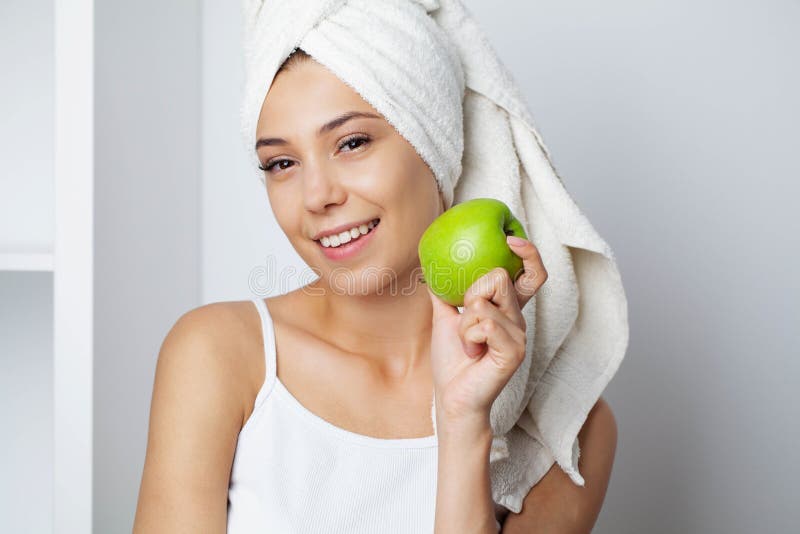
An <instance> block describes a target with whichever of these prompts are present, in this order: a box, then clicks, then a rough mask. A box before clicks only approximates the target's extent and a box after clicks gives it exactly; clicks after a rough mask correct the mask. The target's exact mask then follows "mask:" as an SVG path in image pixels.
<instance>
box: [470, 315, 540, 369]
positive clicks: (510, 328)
mask: <svg viewBox="0 0 800 534" xmlns="http://www.w3.org/2000/svg"><path fill="white" fill-rule="evenodd" d="M520 336H522V337H521V338H520ZM464 338H465V340H467V341H468V342H471V343H476V344H480V343H485V344H486V347H487V350H486V355H485V356H484V358H486V357H489V358H491V359H492V362H493V363H494V364H495V366H496V367H497V368H498V369H499V370H501V371H508V372H509V373H513V372H514V371H515V370H516V369H517V367H519V364H520V362H521V361H522V358H524V356H525V340H524V333H522V332H521V331H520V330H519V328H518V327H516V326H514V325H510V324H508V321H507V320H506V321H505V322H503V321H502V320H498V319H495V318H488V319H484V320H482V321H479V322H478V323H477V324H473V325H472V326H470V327H469V328H468V329H467V331H466V332H465V333H464ZM473 357H474V356H473Z"/></svg>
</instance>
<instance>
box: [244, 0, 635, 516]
mask: <svg viewBox="0 0 800 534" xmlns="http://www.w3.org/2000/svg"><path fill="white" fill-rule="evenodd" d="M243 21H244V34H243V45H244V53H245V68H246V82H245V88H244V93H243V99H242V108H241V121H242V135H243V139H244V142H245V146H246V148H247V150H248V152H249V153H250V154H251V157H252V163H253V165H252V166H253V169H254V171H255V172H256V174H257V176H258V177H259V179H261V180H264V175H263V173H262V172H261V171H259V170H258V168H257V166H258V164H259V162H258V158H257V156H256V154H255V151H254V150H253V146H254V143H255V135H256V123H257V120H258V115H259V113H260V110H261V106H262V104H263V101H264V97H265V96H266V94H267V91H268V89H269V87H270V85H271V83H272V80H273V78H274V75H275V73H276V72H277V70H278V68H279V67H280V65H281V64H282V63H283V61H284V60H285V59H286V58H287V57H288V56H289V55H290V54H291V52H292V51H293V50H294V49H295V48H296V47H300V48H302V49H303V50H305V51H306V52H307V53H309V54H310V55H311V56H312V57H313V58H314V59H315V60H316V61H318V62H319V63H321V64H323V65H324V66H326V67H327V68H328V69H330V70H331V71H332V72H333V73H334V74H335V75H337V76H338V77H339V78H340V79H341V80H342V81H344V82H345V83H347V84H349V85H350V86H351V87H353V88H354V89H355V90H356V91H357V92H358V93H359V94H360V95H361V96H362V97H363V98H364V99H365V100H366V101H367V102H369V103H370V104H371V105H372V106H373V107H374V108H375V109H376V110H378V111H379V112H380V113H381V114H382V115H383V116H384V117H386V119H387V120H388V121H389V122H390V123H391V124H393V125H394V127H395V128H396V129H397V130H398V132H399V133H400V134H401V135H403V136H404V137H405V138H406V139H407V140H408V141H409V143H411V145H412V146H414V148H415V149H416V150H417V152H418V153H419V154H420V157H421V158H422V159H423V160H424V161H425V162H426V163H427V164H428V165H429V166H430V168H431V170H432V171H433V174H434V176H435V177H436V180H437V182H438V184H439V188H440V190H441V191H442V192H443V193H444V196H445V202H446V207H450V206H451V205H454V204H456V203H459V202H462V201H464V200H468V199H471V198H478V197H491V198H496V199H499V200H502V201H503V202H505V203H506V204H508V206H509V207H510V208H511V210H512V212H513V213H514V214H515V215H516V216H517V217H518V218H519V219H520V220H521V221H522V223H523V224H524V225H525V229H526V231H527V234H528V237H529V239H530V240H531V241H532V242H533V243H534V244H535V245H536V247H537V248H538V250H539V252H540V253H541V256H542V259H543V262H544V265H545V267H546V269H547V272H548V279H547V282H546V283H545V284H544V286H542V288H541V289H540V290H539V292H538V294H537V295H536V296H534V297H533V298H532V299H531V300H530V301H529V302H528V303H527V304H526V306H525V307H524V308H523V310H522V313H523V315H524V316H525V320H526V322H527V325H528V328H527V332H528V341H527V357H526V358H525V360H524V361H523V363H522V364H521V365H520V367H519V369H518V370H517V371H516V373H515V374H514V376H513V377H512V378H511V380H510V381H509V383H508V384H507V385H506V387H505V389H504V390H503V391H502V392H501V393H500V396H499V397H498V398H497V400H496V401H495V403H494V405H493V406H492V410H491V414H490V421H491V425H492V431H493V433H494V436H495V438H494V440H493V443H492V449H491V454H490V459H489V460H490V474H491V482H492V498H493V500H494V501H495V502H496V503H498V504H501V505H503V506H505V507H506V508H508V509H510V510H511V511H513V512H517V513H518V512H520V511H521V509H522V501H523V499H524V498H525V496H526V495H527V494H528V492H529V490H530V489H531V488H532V487H533V486H534V484H536V483H537V482H538V481H539V480H540V479H541V478H542V477H543V476H544V475H545V474H546V473H547V471H548V470H549V469H550V467H551V466H552V465H553V462H557V463H558V465H559V466H560V467H561V469H563V470H564V472H566V473H567V474H568V475H569V476H570V478H571V479H572V481H573V482H574V483H575V484H577V485H580V486H583V485H584V479H583V477H582V476H581V474H580V472H579V470H578V457H579V455H580V448H579V444H578V432H579V431H580V429H581V427H582V426H583V423H584V421H585V420H586V417H587V415H588V413H589V411H590V410H591V408H592V406H593V405H594V404H595V402H596V401H597V400H598V398H599V397H600V395H601V393H602V392H603V390H604V389H605V387H606V386H607V384H608V383H609V381H610V380H611V378H612V377H613V376H614V374H615V373H616V371H617V368H618V367H619V365H620V363H621V362H622V359H623V358H624V355H625V351H626V350H627V345H628V316H627V314H628V312H627V301H626V297H625V292H624V289H623V286H622V281H621V278H620V273H619V270H618V268H617V264H616V260H615V257H614V255H613V252H612V251H611V248H610V247H609V246H608V244H606V242H605V241H604V240H603V238H601V237H600V236H599V235H598V233H597V232H596V231H595V229H594V228H593V227H592V225H591V223H590V222H589V221H588V219H587V218H586V217H585V216H584V215H583V213H582V212H581V211H580V209H579V208H578V206H577V205H576V204H575V202H574V201H573V200H572V198H571V197H570V196H569V194H568V193H567V191H566V190H565V189H564V186H563V184H562V182H561V179H560V177H559V176H558V175H557V174H556V171H555V169H554V166H553V163H552V161H551V158H550V154H549V152H548V150H547V148H546V147H545V145H544V143H543V141H542V139H541V137H540V136H539V134H538V132H537V131H536V129H535V128H534V126H533V119H532V117H531V114H530V112H529V111H528V108H527V106H526V104H525V103H524V100H523V98H522V95H521V93H520V91H519V89H518V87H517V84H516V83H515V81H514V80H513V79H512V77H511V75H510V73H509V72H508V70H507V69H506V68H505V66H504V65H503V64H502V63H501V62H500V60H499V59H498V58H497V55H496V53H495V52H494V50H493V48H492V47H491V45H490V43H489V41H488V39H487V37H486V35H485V34H484V32H483V31H482V30H481V28H480V27H479V26H478V25H477V23H476V22H475V20H474V18H473V17H472V15H471V14H470V13H469V12H468V10H467V9H466V8H465V7H464V6H463V4H462V3H461V2H460V0H292V1H284V0H280V1H278V0H275V1H266V2H264V1H263V0H244V3H243ZM431 417H432V418H433V422H434V428H435V424H436V421H435V410H434V406H432V407H431Z"/></svg>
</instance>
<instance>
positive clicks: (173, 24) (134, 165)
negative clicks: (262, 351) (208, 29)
mask: <svg viewBox="0 0 800 534" xmlns="http://www.w3.org/2000/svg"><path fill="white" fill-rule="evenodd" d="M200 20H201V18H200V5H199V4H197V3H195V2H189V1H181V2H158V1H154V0H150V1H146V2H125V1H120V0H115V1H110V0H105V1H103V2H95V88H94V89H95V152H94V154H95V160H94V164H95V189H94V194H95V212H94V218H95V225H94V228H95V234H94V239H95V254H94V273H95V279H94V291H95V299H94V312H95V323H94V355H95V361H94V407H95V408H94V419H93V425H94V440H93V447H94V449H93V458H94V464H93V467H94V471H93V473H92V474H93V490H94V500H93V510H92V511H93V531H94V532H95V533H98V534H100V533H102V534H115V533H120V534H121V533H126V532H128V533H129V532H130V531H131V528H132V525H133V519H134V515H135V512H136V502H137V497H138V493H139V484H140V482H141V476H142V468H143V466H144V457H145V448H146V444H147V428H148V415H149V408H150V400H151V395H152V391H153V374H154V372H155V366H156V360H157V356H158V351H159V347H160V345H161V343H162V341H163V339H164V337H165V336H166V334H167V331H168V330H169V328H170V327H171V326H172V325H173V324H174V323H175V321H176V320H177V319H178V318H179V317H180V315H182V314H183V313H185V312H186V311H188V310H189V309H191V308H193V307H195V306H198V305H200V302H199V301H200V296H201V294H200V269H199V263H200V224H199V223H200V217H199V207H200V198H199V193H200V188H199V187H198V180H199V179H200V178H199V177H200V148H199V147H200V139H201V135H200V129H201V125H202V120H201V112H200V95H201V90H200V87H199V80H200V67H201V62H200V55H201V53H202V48H201V46H200V44H201V43H200Z"/></svg>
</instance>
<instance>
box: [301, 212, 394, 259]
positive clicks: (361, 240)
mask: <svg viewBox="0 0 800 534" xmlns="http://www.w3.org/2000/svg"><path fill="white" fill-rule="evenodd" d="M380 223H381V221H380V220H379V221H378V223H377V224H376V225H375V226H374V227H373V228H372V230H370V231H369V233H367V234H364V235H362V236H360V237H358V238H356V239H353V240H351V241H350V242H349V243H345V244H344V245H339V246H338V247H325V246H322V243H321V242H319V241H317V246H319V248H321V249H322V253H323V254H325V257H327V258H328V259H330V260H345V259H349V258H352V257H353V256H355V255H356V254H358V253H359V252H360V251H361V250H362V249H363V248H364V247H366V246H367V245H368V244H369V242H370V241H372V239H373V236H374V235H375V232H377V231H378V227H379V226H380V225H381V224H380Z"/></svg>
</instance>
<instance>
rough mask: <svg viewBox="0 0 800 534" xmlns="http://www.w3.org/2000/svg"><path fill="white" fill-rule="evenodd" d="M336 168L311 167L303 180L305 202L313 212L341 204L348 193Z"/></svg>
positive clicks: (306, 206) (307, 207)
mask: <svg viewBox="0 0 800 534" xmlns="http://www.w3.org/2000/svg"><path fill="white" fill-rule="evenodd" d="M335 174H336V173H335V170H334V169H331V168H326V167H325V166H324V165H317V166H314V168H313V169H309V172H307V173H306V175H305V176H304V180H303V203H304V205H305V208H306V209H307V210H308V211H311V212H320V211H324V210H325V208H327V207H328V206H330V205H334V204H341V203H342V202H344V200H345V198H346V193H345V190H344V188H343V187H342V185H341V184H340V183H339V180H338V178H337V177H336V176H335Z"/></svg>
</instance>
